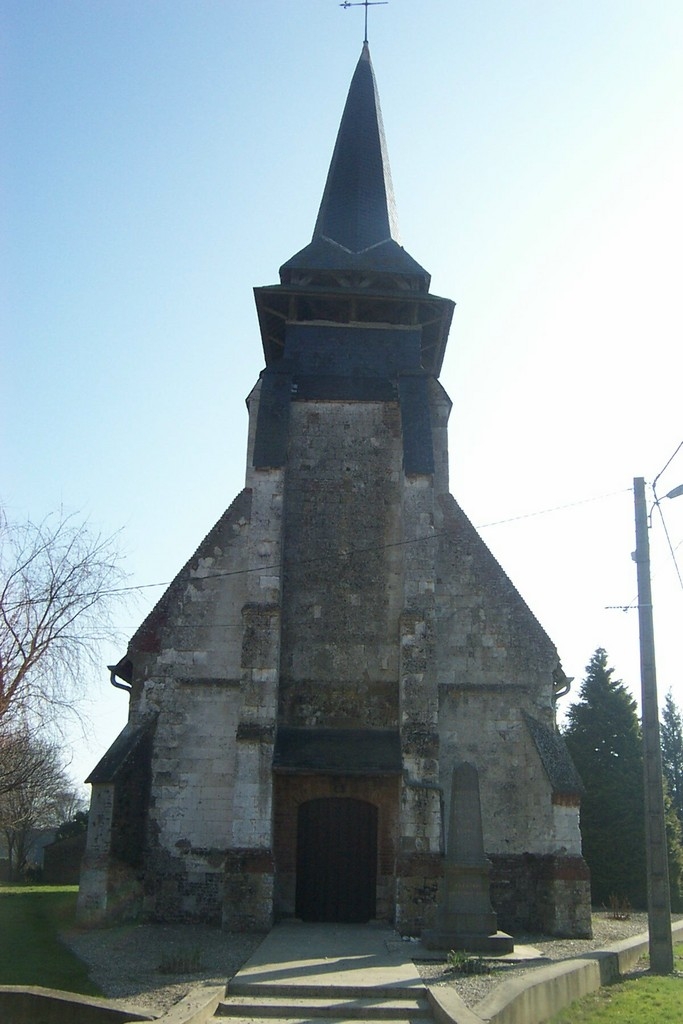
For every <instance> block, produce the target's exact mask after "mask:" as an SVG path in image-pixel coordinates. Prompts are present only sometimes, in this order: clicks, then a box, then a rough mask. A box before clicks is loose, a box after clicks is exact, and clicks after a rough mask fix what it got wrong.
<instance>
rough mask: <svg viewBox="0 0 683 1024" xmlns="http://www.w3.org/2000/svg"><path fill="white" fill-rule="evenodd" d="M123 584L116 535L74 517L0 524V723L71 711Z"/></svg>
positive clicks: (108, 632) (58, 515) (105, 635)
mask: <svg viewBox="0 0 683 1024" xmlns="http://www.w3.org/2000/svg"><path fill="white" fill-rule="evenodd" d="M124 578H125V577H124V574H123V571H122V569H121V559H120V555H119V551H118V546H117V538H116V536H114V537H102V536H101V535H98V534H95V533H93V532H91V530H90V529H89V527H88V526H87V524H85V523H83V522H81V521H79V520H78V518H77V517H76V516H74V515H66V514H64V513H63V512H57V513H53V514H52V515H50V516H47V518H46V519H44V520H43V521H42V522H41V523H38V524H35V523H33V522H31V521H30V520H29V521H27V522H24V523H10V522H8V521H7V519H6V518H5V517H4V516H2V518H0V722H2V721H3V719H6V718H10V719H11V720H12V721H13V722H14V723H17V722H22V721H25V720H31V721H34V722H40V723H45V722H49V721H50V720H54V719H55V718H56V717H57V716H58V715H61V714H62V713H63V712H65V711H66V712H72V713H77V704H78V698H79V695H80V692H81V689H82V680H83V675H84V672H83V670H84V668H85V667H86V666H87V665H89V664H97V655H98V651H99V646H100V644H101V643H102V642H103V641H105V640H108V639H111V637H112V635H113V630H112V625H111V613H112V609H113V605H114V604H115V603H116V601H117V600H118V599H120V597H121V584H122V583H123V580H124Z"/></svg>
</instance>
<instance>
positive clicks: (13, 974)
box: [0, 885, 102, 996]
mask: <svg viewBox="0 0 683 1024" xmlns="http://www.w3.org/2000/svg"><path fill="white" fill-rule="evenodd" d="M77 894H78V886H75V885H61V886H60V885H51V886H46V885H44V886H29V885H21V886H19V885H17V886H12V885H0V985H44V986H45V987H46V988H58V989H64V990H65V991H67V992H80V993H81V995H95V996H99V995H102V992H101V991H100V989H99V988H98V987H97V986H96V985H95V984H93V982H92V981H90V979H89V978H88V969H87V967H86V965H85V964H84V963H83V962H82V961H81V960H79V959H78V957H77V956H75V955H74V954H73V953H72V952H71V950H69V949H67V947H66V946H64V945H63V944H62V943H61V942H60V941H59V932H60V931H65V930H66V929H68V928H71V927H72V926H73V924H74V919H75V914H76V896H77Z"/></svg>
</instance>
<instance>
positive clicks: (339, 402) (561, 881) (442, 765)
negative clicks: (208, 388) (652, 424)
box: [79, 44, 590, 936]
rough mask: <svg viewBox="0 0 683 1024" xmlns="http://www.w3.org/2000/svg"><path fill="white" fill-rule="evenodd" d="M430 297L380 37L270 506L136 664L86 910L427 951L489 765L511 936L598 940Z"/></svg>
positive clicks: (270, 370)
mask: <svg viewBox="0 0 683 1024" xmlns="http://www.w3.org/2000/svg"><path fill="white" fill-rule="evenodd" d="M429 285H430V277H429V274H428V273H427V271H426V270H424V269H423V268H422V267H421V266H420V265H419V264H418V263H417V262H416V261H415V260H414V259H413V258H412V257H411V256H409V255H408V253H407V252H406V251H405V249H403V248H402V246H401V244H400V242H399V235H398V227H397V219H396V209H395V205H394V197H393V190H392V184H391V176H390V170H389V162H388V158H387V148H386V142H385V138H384V132H383V127H382V119H381V113H380V106H379V100H378V94H377V87H376V83H375V77H374V73H373V69H372V64H371V61H370V54H369V50H368V47H367V44H365V45H364V46H363V51H362V53H361V56H360V60H359V62H358V65H357V67H356V70H355V73H354V75H353V79H352V82H351V87H350V90H349V94H348V98H347V101H346V106H345V108H344V112H343V115H342V120H341V125H340V128H339V133H338V136H337V141H336V145H335V149H334V153H333V156H332V161H331V165H330V169H329V174H328V178H327V183H326V185H325V188H324V192H323V197H322V202H321V204H320V211H319V214H318V218H317V221H316V224H315V229H314V231H313V238H312V241H311V242H310V244H309V245H307V246H306V247H305V248H303V249H302V250H301V251H300V252H298V253H297V254H296V255H295V256H292V258H291V259H289V260H287V262H286V263H284V264H283V266H282V267H281V268H280V283H279V284H275V285H270V286H267V287H259V288H256V289H255V299H256V309H257V314H258V323H259V327H260V333H261V339H262V343H263V352H264V357H265V368H264V369H263V371H262V372H261V375H260V378H259V380H258V382H257V384H256V385H255V387H254V389H253V391H252V392H251V394H250V395H249V397H248V410H249V435H248V446H247V456H246V479H245V486H244V489H243V490H242V491H241V492H240V493H239V494H238V495H237V497H236V498H235V499H234V501H233V502H232V504H231V505H230V506H229V508H228V509H227V510H226V511H225V513H224V514H223V515H222V516H221V518H220V519H219V520H218V522H217V523H216V524H215V526H214V527H213V528H212V529H211V530H210V532H209V533H208V535H207V536H206V537H205V539H204V540H203V541H202V542H201V543H200V544H199V546H198V548H197V550H196V551H195V553H194V554H193V555H192V557H191V558H190V559H189V561H187V563H186V564H185V565H184V566H183V568H182V569H180V572H179V573H178V575H177V576H176V578H175V579H174V581H173V582H172V583H171V585H170V586H169V587H168V589H167V590H166V592H165V593H164V595H163V596H162V598H161V600H160V601H159V602H158V604H157V605H156V607H155V608H154V609H153V610H152V611H151V613H150V614H149V615H148V616H147V618H146V619H145V620H144V622H143V623H142V625H141V626H140V628H139V629H138V631H137V632H136V633H135V635H134V636H133V637H132V639H131V641H130V643H129V646H128V649H127V651H126V653H125V654H124V656H123V657H122V658H121V660H120V661H119V662H118V664H117V665H115V666H112V667H111V673H112V682H113V683H114V684H115V685H118V686H120V687H122V688H123V689H126V690H128V691H129V701H130V712H129V719H128V724H127V725H126V727H125V728H124V730H123V732H122V733H121V734H120V736H119V737H118V738H117V739H116V741H115V742H114V744H113V745H112V747H111V748H110V749H109V751H108V752H107V753H106V754H105V755H104V757H103V758H102V760H101V761H100V763H99V764H98V765H97V766H96V767H95V769H94V770H93V772H92V773H91V775H90V777H89V779H88V782H90V783H91V784H92V803H91V810H90V822H89V832H88V842H87V849H86V854H85V858H84V862H83V869H82V875H81V889H80V897H79V901H80V903H79V908H80V915H81V918H82V919H83V920H92V921H107V922H113V921H117V920H125V919H131V918H135V917H142V918H147V919H152V920H159V921H204V922H215V923H217V924H222V926H223V927H224V928H226V929H229V930H237V931H239V930H265V929H267V928H268V927H269V926H270V925H271V923H272V922H273V921H277V920H281V919H283V918H292V917H297V918H301V919H302V920H304V921H332V922H345V921H349V922H363V921H370V920H374V919H378V920H381V921H386V922H389V923H391V924H393V925H394V926H395V927H396V928H397V929H398V931H399V932H401V933H402V934H403V935H411V936H415V935H419V934H420V933H421V932H422V930H423V929H424V928H427V927H429V926H431V925H432V923H433V921H434V916H435V908H436V905H437V899H438V893H439V884H440V879H441V877H442V875H443V863H444V850H445V844H446V839H447V837H446V835H445V828H446V825H445V823H446V822H448V821H449V814H448V811H449V801H450V779H451V774H452V772H453V768H454V766H455V765H457V764H461V763H467V764H469V765H473V766H474V768H475V769H476V772H477V775H478V779H479V784H480V792H481V810H482V827H483V838H484V845H485V850H486V855H487V857H488V859H489V860H490V862H491V873H490V880H491V898H492V902H493V906H494V909H495V910H496V912H497V914H498V922H499V926H500V927H502V928H505V929H506V930H507V931H511V932H512V933H513V934H514V932H515V931H519V930H520V929H525V930H530V929H533V930H542V931H544V932H546V933H549V934H555V935H565V936H583V935H587V934H590V888H589V879H588V869H587V867H586V864H585V861H584V860H583V859H582V856H581V839H580V833H579V802H580V788H581V785H580V782H579V780H578V778H577V775H576V772H575V770H574V768H573V766H572V764H571V761H570V759H569V756H568V754H567V751H566V749H565V747H564V744H563V741H562V739H561V737H560V736H559V734H558V732H557V729H556V724H555V702H556V699H557V696H558V695H559V693H560V692H565V691H566V688H567V686H568V681H567V680H566V677H565V676H564V673H563V672H562V669H561V666H560V662H559V659H558V654H557V651H556V649H555V647H554V646H553V644H552V642H551V641H550V639H549V638H548V636H547V635H546V633H545V632H544V630H543V629H542V628H541V626H540V625H539V623H538V622H537V620H536V618H535V617H534V615H533V614H532V612H531V611H530V610H529V608H528V607H527V605H526V604H525V603H524V601H523V599H522V598H521V597H520V595H519V593H518V592H517V590H516V589H515V587H514V586H513V584H512V583H511V582H510V580H509V579H508V578H507V576H506V575H505V573H504V572H503V570H502V569H501V567H500V566H499V565H498V563H497V562H496V560H495V559H494V557H493V556H492V554H491V553H490V552H489V551H488V549H487V548H486V546H485V544H484V543H483V542H482V540H481V539H480V537H479V536H478V534H477V533H476V531H475V530H474V528H473V527H472V525H471V524H470V522H469V521H468V519H467V517H466V516H465V514H464V513H463V511H462V510H461V509H460V507H459V505H458V504H457V503H456V501H455V499H454V498H453V497H452V496H451V494H450V493H449V482H448V437H447V426H448V419H449V414H450V411H451V402H450V400H449V398H448V395H447V394H446V393H445V391H444V389H443V387H442V386H441V384H440V383H439V373H440V370H441V364H442V361H443V357H444V351H445V347H446V343H447V339H448V332H449V328H450V324H451V317H452V313H453V303H452V302H451V301H450V300H449V299H444V298H440V297H439V296H437V295H432V294H431V293H430V291H429ZM462 827H463V828H466V827H467V823H466V822H463V823H462Z"/></svg>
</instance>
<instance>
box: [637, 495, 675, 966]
mask: <svg viewBox="0 0 683 1024" xmlns="http://www.w3.org/2000/svg"><path fill="white" fill-rule="evenodd" d="M633 495H634V500H635V516H636V550H635V554H634V559H635V562H636V565H637V569H638V625H639V629H640V682H641V687H642V702H641V711H642V716H643V767H644V786H645V846H646V852H647V919H648V929H649V935H650V970H652V971H653V972H654V973H655V974H671V973H672V971H673V969H674V953H673V939H672V935H671V905H670V895H669V865H668V860H667V844H666V826H665V821H664V788H663V785H662V748H661V742H660V734H659V707H658V704H657V675H656V672H655V637H654V626H653V620H652V589H651V586H650V541H649V538H648V532H647V531H648V523H647V518H648V517H647V506H646V503H645V481H644V479H643V478H642V477H636V478H635V480H634V481H633Z"/></svg>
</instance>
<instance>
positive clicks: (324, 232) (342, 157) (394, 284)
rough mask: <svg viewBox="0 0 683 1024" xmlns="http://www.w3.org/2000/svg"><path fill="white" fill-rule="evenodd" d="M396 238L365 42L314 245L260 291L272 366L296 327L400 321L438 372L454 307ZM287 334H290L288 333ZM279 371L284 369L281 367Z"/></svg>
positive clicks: (423, 361)
mask: <svg viewBox="0 0 683 1024" xmlns="http://www.w3.org/2000/svg"><path fill="white" fill-rule="evenodd" d="M429 282H430V277H429V274H428V273H427V271H426V270H425V269H424V267H421V266H420V264H419V263H417V262H416V260H414V259H413V258H412V256H410V255H409V254H408V253H407V252H406V251H405V249H404V248H403V247H402V246H401V245H400V243H399V234H398V221H397V217H396V206H395V202H394V191H393V187H392V183H391V171H390V169H389V159H388V155H387V146H386V141H385V138H384V127H383V125H382V114H381V110H380V104H379V96H378V93H377V85H376V82H375V75H374V72H373V69H372V63H371V61H370V51H369V49H368V45H367V42H366V43H364V44H363V50H362V52H361V55H360V59H359V61H358V64H357V65H356V69H355V72H354V75H353V78H352V80H351V86H350V88H349V92H348V96H347V99H346V105H345V107H344V112H343V114H342V119H341V123H340V126H339V132H338V134H337V141H336V144H335V147H334V152H333V154H332V160H331V163H330V169H329V172H328V175H327V182H326V184H325V188H324V191H323V197H322V201H321V203H320V210H319V212H318V217H317V220H316V222H315V228H314V231H313V238H312V240H311V242H310V243H309V244H308V245H307V246H306V247H305V248H303V249H301V251H300V252H298V253H296V255H295V256H292V258H291V259H290V260H288V261H287V262H286V263H284V264H283V265H282V266H281V267H280V284H279V285H271V286H269V287H263V288H255V289H254V294H255V298H256V307H257V310H258V316H259V323H260V327H261V337H262V339H263V349H264V353H265V356H266V365H267V366H268V367H274V366H275V365H277V364H280V363H281V361H282V360H283V359H284V360H285V362H287V359H286V358H285V357H286V356H290V355H291V351H292V350H291V349H288V346H287V334H288V331H289V327H290V326H291V325H293V324H296V323H299V324H303V323H314V322H315V323H319V324H322V323H329V324H348V325H355V326H356V327H358V326H361V325H375V326H377V325H384V326H385V327H386V326H387V325H394V326H396V327H402V328H405V327H409V328H411V329H413V328H414V329H416V330H418V331H419V333H420V359H419V362H418V366H421V367H422V369H423V370H424V371H427V372H429V373H431V374H433V375H434V376H438V374H439V370H440V368H441V362H442V359H443V355H444V349H445V346H446V340H447V338H448V330H449V327H450V322H451V316H452V313H453V303H452V302H451V301H450V300H448V299H441V298H439V297H438V296H436V295H430V293H429ZM290 334H291V332H290ZM280 368H281V369H283V367H282V366H281V367H280Z"/></svg>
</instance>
